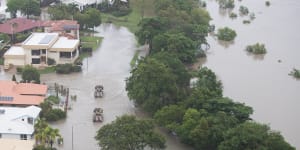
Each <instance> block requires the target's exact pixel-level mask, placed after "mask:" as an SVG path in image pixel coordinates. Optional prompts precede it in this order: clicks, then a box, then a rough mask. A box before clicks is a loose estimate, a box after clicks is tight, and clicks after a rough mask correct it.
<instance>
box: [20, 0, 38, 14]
mask: <svg viewBox="0 0 300 150" xmlns="http://www.w3.org/2000/svg"><path fill="white" fill-rule="evenodd" d="M22 2H23V3H22V6H21V8H20V11H21V13H22V14H24V15H26V16H27V18H29V16H30V15H34V16H39V15H40V14H41V9H40V3H39V1H38V0H22Z"/></svg>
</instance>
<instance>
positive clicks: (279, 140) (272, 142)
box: [218, 122, 295, 150]
mask: <svg viewBox="0 0 300 150" xmlns="http://www.w3.org/2000/svg"><path fill="white" fill-rule="evenodd" d="M233 149H245V150H248V149H249V150H250V149H262V150H283V149H284V150H295V148H294V147H292V146H291V145H290V144H288V143H287V142H286V141H285V140H284V138H283V137H282V136H281V135H280V133H279V132H275V131H272V130H271V129H270V127H269V126H267V125H263V124H259V123H256V122H245V123H243V124H240V125H238V126H237V127H235V128H232V129H230V130H228V131H227V132H226V133H225V135H224V141H223V142H222V143H221V144H220V145H219V147H218V150H233Z"/></svg>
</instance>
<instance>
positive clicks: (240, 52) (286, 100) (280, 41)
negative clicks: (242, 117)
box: [202, 0, 300, 149]
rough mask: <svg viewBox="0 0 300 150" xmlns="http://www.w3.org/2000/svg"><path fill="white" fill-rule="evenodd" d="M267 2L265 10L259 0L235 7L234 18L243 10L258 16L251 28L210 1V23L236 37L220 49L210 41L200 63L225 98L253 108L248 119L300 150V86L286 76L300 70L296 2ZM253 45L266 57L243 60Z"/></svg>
mask: <svg viewBox="0 0 300 150" xmlns="http://www.w3.org/2000/svg"><path fill="white" fill-rule="evenodd" d="M270 2H271V5H270V6H269V7H267V6H265V1H260V0H243V1H236V2H235V3H236V6H235V9H234V10H233V12H235V13H237V14H238V9H239V6H241V5H243V6H246V7H248V9H249V11H250V13H251V12H253V13H255V16H256V18H255V19H254V20H253V21H252V22H251V23H250V24H243V20H247V19H249V17H248V16H244V17H241V16H239V15H238V17H237V19H230V18H229V15H228V13H226V12H224V11H221V10H219V7H218V4H217V2H216V1H215V0H208V1H207V9H208V10H209V13H210V15H211V17H212V18H213V20H212V21H211V23H212V24H215V25H216V29H218V28H221V27H225V26H228V27H230V28H232V29H234V30H235V31H236V33H237V37H236V38H235V40H234V42H233V43H222V42H219V41H217V40H216V37H213V36H210V37H209V38H208V42H209V44H210V45H211V49H210V50H209V52H208V57H207V59H205V60H202V62H203V65H204V66H208V67H209V68H211V69H212V70H213V71H215V72H216V74H217V75H218V77H219V79H221V80H222V82H223V85H224V96H227V97H230V98H233V99H234V100H235V101H240V102H244V103H246V104H247V105H250V106H252V107H253V109H254V114H253V115H252V118H254V119H255V120H257V121H259V122H262V123H266V124H269V125H270V126H271V128H272V129H274V130H277V131H280V132H281V133H282V135H283V136H284V137H285V139H286V140H287V141H288V142H290V143H291V144H292V145H293V146H296V148H297V149H300V143H299V141H300V128H299V127H300V120H299V119H298V118H299V116H300V109H299V108H298V107H299V106H300V92H299V91H300V81H299V80H296V79H294V78H293V77H291V76H289V75H288V74H289V72H290V71H291V70H292V69H293V68H294V67H295V68H298V69H299V68H300V61H299V56H300V50H299V45H298V42H299V41H300V28H299V27H300V20H299V19H296V18H298V14H299V13H298V10H299V9H300V1H298V0H287V1H281V0H272V1H270ZM257 42H260V43H264V44H265V46H266V48H267V54H265V55H260V56H253V55H249V54H247V52H246V51H245V48H246V46H247V45H250V44H255V43H257Z"/></svg>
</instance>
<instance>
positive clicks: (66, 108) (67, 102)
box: [65, 88, 69, 112]
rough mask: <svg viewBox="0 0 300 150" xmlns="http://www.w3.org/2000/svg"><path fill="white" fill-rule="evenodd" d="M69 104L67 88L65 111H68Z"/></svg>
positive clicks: (67, 90)
mask: <svg viewBox="0 0 300 150" xmlns="http://www.w3.org/2000/svg"><path fill="white" fill-rule="evenodd" d="M68 104H69V88H67V89H66V103H65V112H67V110H68Z"/></svg>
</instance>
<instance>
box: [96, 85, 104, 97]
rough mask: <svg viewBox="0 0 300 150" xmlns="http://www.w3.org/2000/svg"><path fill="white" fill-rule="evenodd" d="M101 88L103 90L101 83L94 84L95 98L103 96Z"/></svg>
mask: <svg viewBox="0 0 300 150" xmlns="http://www.w3.org/2000/svg"><path fill="white" fill-rule="evenodd" d="M103 90H104V87H103V85H96V86H95V92H94V96H95V98H99V97H103V95H104V93H103Z"/></svg>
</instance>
